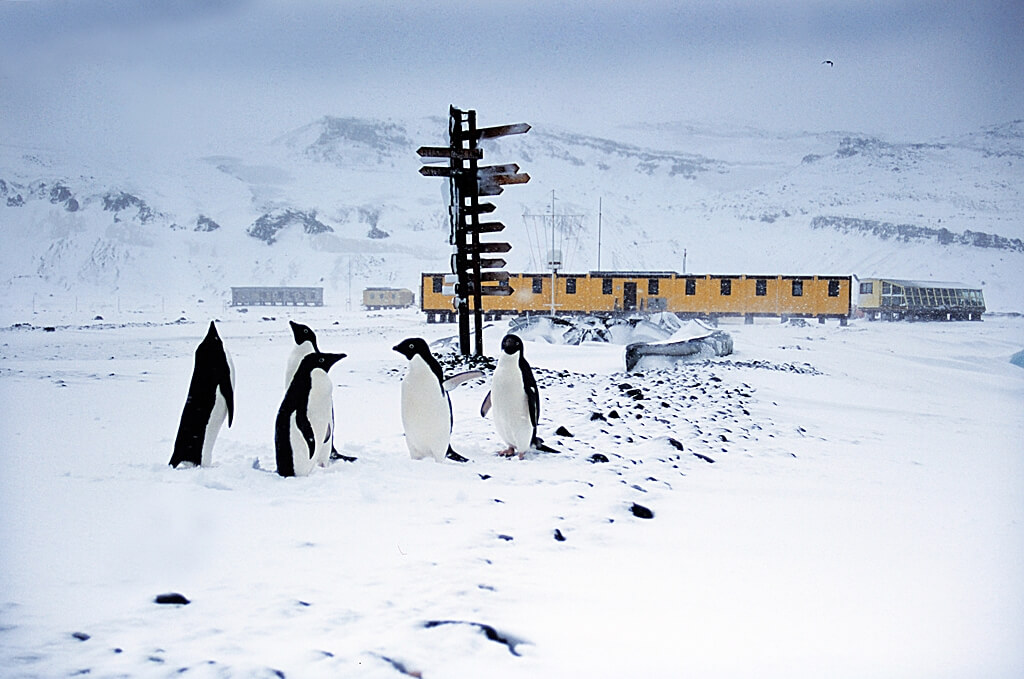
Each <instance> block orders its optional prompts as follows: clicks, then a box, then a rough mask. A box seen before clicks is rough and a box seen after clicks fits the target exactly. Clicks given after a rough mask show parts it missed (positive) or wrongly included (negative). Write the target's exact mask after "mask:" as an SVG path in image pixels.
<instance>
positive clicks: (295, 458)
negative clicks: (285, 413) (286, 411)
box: [288, 370, 334, 476]
mask: <svg viewBox="0 0 1024 679" xmlns="http://www.w3.org/2000/svg"><path fill="white" fill-rule="evenodd" d="M333 391H334V384H333V383H332V382H331V379H330V377H328V376H327V373H325V372H323V371H322V370H316V371H313V375H312V376H311V380H310V388H309V398H308V399H307V400H306V413H305V415H306V419H308V420H309V424H310V427H311V428H312V430H313V447H312V451H311V450H310V444H309V442H308V441H306V439H305V437H304V436H303V433H302V430H301V429H300V428H299V426H298V413H292V415H291V417H290V420H289V422H290V427H289V437H288V438H289V445H290V446H291V454H292V462H293V465H294V470H295V475H296V476H306V475H307V474H309V472H310V471H311V470H312V469H313V467H314V466H316V465H317V464H323V465H326V463H327V460H328V459H329V457H330V453H331V442H332V439H333V436H334V432H333V431H332V427H333V425H334V422H333V420H334V417H333V410H334V398H333Z"/></svg>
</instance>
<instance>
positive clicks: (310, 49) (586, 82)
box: [0, 0, 1024, 150]
mask: <svg viewBox="0 0 1024 679" xmlns="http://www.w3.org/2000/svg"><path fill="white" fill-rule="evenodd" d="M824 60H830V61H832V62H833V63H834V66H829V65H827V64H823V63H822V62H823V61H824ZM1022 83H1024V2H1022V1H1021V0H1005V1H1001V0H966V1H961V0H937V1H935V2H925V1H923V0H880V1H877V2H875V1H868V0H854V1H849V2H830V1H825V0H788V1H787V0H777V1H771V2H759V1H750V2H740V1H738V0H709V1H707V2H704V1H698V0H684V1H677V2H638V1H629V2H627V1H620V0H615V1H604V0H589V1H587V2H557V1H556V0H545V1H541V2H538V1H535V0H503V1H497V0H477V1H475V2H470V1H462V0H456V1H452V2H431V1H429V0H417V1H410V0H400V1H398V2H385V1H381V0H377V1H371V0H367V1H363V2H354V1H347V0H334V1H326V0H325V1H322V2H300V1H298V0H293V1H289V2H285V1H280V2H272V1H270V0H254V1H250V0H184V1H181V2H170V1H160V2H157V1H149V0H103V1H99V0H75V1H73V2H66V1H60V2H59V1H55V0H53V1H51V0H25V1H8V0H0V97H2V99H0V135H2V139H0V143H10V142H11V141H15V142H24V141H27V142H30V143H47V144H49V143H52V144H55V145H61V144H67V143H72V142H75V143H79V144H80V143H93V144H97V145H106V144H112V146H111V147H112V148H114V147H117V146H118V145H119V144H127V143H129V141H130V142H131V143H138V142H139V141H140V140H146V139H155V138H161V139H164V140H167V141H171V142H173V143H185V142H187V141H188V140H195V142H196V143H197V144H200V145H209V147H210V149H211V150H213V149H215V148H216V147H217V146H218V144H220V143H225V144H228V143H239V142H244V141H245V140H246V139H260V140H266V139H269V138H273V137H276V136H277V135H279V134H281V133H283V132H285V131H288V130H291V129H294V128H296V127H299V126H301V125H303V124H305V123H308V122H311V121H312V120H314V119H315V118H317V117H319V116H322V115H325V114H331V115H339V116H344V115H356V116H379V117H393V118H409V117H424V116H429V115H446V114H447V109H448V105H449V104H455V105H457V106H461V107H463V108H475V109H477V110H478V111H479V112H480V116H481V120H482V122H483V123H484V124H497V123H503V122H517V121H527V122H532V123H534V124H535V125H536V124H537V123H538V122H539V123H546V124H549V125H552V124H553V125H558V126H562V127H566V128H570V129H579V130H580V131H584V132H590V133H596V134H602V133H605V134H610V135H612V136H614V129H615V127H616V126H619V125H622V124H628V123H633V122H643V121H651V122H666V121H687V122H690V121H697V122H709V123H716V122H719V121H725V122H728V123H730V124H742V125H756V126H759V127H763V128H766V129H770V130H780V131H798V130H806V131H827V130H846V131H857V132H865V133H871V134H879V135H882V136H885V137H887V138H891V139H900V140H907V141H925V140H927V139H931V138H934V137H936V136H940V135H949V134H958V133H961V132H967V131H971V130H974V129H976V128H977V127H979V126H982V125H987V124H993V123H999V122H1005V121H1008V120H1012V119H1015V118H1022V117H1024V84H1022ZM90 140H91V141H90ZM115 140H119V141H117V142H115Z"/></svg>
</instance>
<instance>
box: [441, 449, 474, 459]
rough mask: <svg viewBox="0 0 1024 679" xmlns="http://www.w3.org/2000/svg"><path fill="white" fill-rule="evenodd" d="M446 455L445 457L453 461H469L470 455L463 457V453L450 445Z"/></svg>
mask: <svg viewBox="0 0 1024 679" xmlns="http://www.w3.org/2000/svg"><path fill="white" fill-rule="evenodd" d="M444 456H445V458H447V459H449V460H452V461H453V462H469V458H468V457H463V456H462V455H459V454H458V453H456V452H455V451H454V450H452V447H451V446H448V452H447V453H445V454H444Z"/></svg>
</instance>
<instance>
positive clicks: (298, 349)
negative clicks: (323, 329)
mask: <svg viewBox="0 0 1024 679" xmlns="http://www.w3.org/2000/svg"><path fill="white" fill-rule="evenodd" d="M288 325H290V326H291V328H292V337H294V338H295V346H294V347H292V351H291V353H290V354H288V365H287V366H286V367H285V371H284V388H285V389H287V388H288V385H289V384H291V383H292V377H294V375H295V369H296V368H298V367H299V363H300V362H301V361H302V359H303V358H305V357H306V356H307V355H309V354H312V353H313V352H315V351H320V347H319V346H317V343H316V333H315V332H313V328H311V327H309V326H308V325H303V324H302V323H296V322H295V321H288Z"/></svg>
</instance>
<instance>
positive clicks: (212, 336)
mask: <svg viewBox="0 0 1024 679" xmlns="http://www.w3.org/2000/svg"><path fill="white" fill-rule="evenodd" d="M206 339H208V340H210V341H211V342H220V335H218V334H217V326H216V325H214V323H213V321H210V328H209V330H207V331H206Z"/></svg>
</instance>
